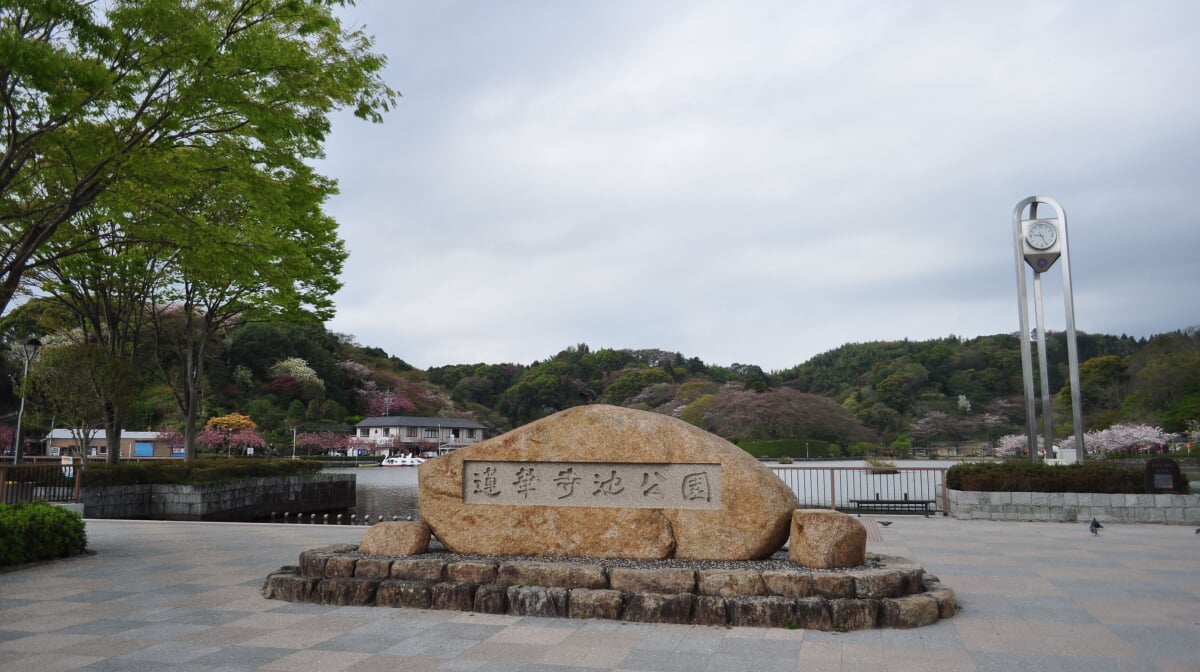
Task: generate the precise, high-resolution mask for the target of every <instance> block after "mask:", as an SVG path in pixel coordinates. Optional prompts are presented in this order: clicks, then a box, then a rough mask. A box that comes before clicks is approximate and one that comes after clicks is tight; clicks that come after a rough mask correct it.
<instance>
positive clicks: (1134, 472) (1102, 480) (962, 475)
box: [946, 460, 1146, 494]
mask: <svg viewBox="0 0 1200 672" xmlns="http://www.w3.org/2000/svg"><path fill="white" fill-rule="evenodd" d="M946 485H947V487H949V488H950V489H952V490H969V491H975V492H1101V493H1135V494H1140V493H1143V492H1145V487H1146V477H1145V471H1144V470H1143V469H1137V468H1131V467H1122V466H1119V465H1115V464H1112V463H1108V462H1098V461H1094V460H1093V461H1089V462H1084V463H1083V464H1072V465H1066V466H1050V465H1047V464H1044V463H1041V462H1025V461H1020V460H1014V461H1010V462H993V463H978V464H956V465H954V466H953V467H950V470H949V471H948V472H947V473H946Z"/></svg>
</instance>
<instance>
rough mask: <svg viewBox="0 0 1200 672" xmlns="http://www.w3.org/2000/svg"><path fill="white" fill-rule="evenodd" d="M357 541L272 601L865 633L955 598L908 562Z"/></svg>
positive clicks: (919, 622)
mask: <svg viewBox="0 0 1200 672" xmlns="http://www.w3.org/2000/svg"><path fill="white" fill-rule="evenodd" d="M357 549H358V547H357V546H331V547H327V548H321V549H314V550H310V551H305V552H304V553H301V554H300V564H299V565H297V566H286V567H283V568H282V569H280V570H279V571H278V572H274V573H272V574H271V575H269V576H268V577H267V579H266V582H265V583H264V584H263V588H262V594H263V596H264V597H267V598H270V599H279V600H287V601H291V602H313V603H318V604H329V605H339V606H379V607H405V608H414V609H452V610H458V611H473V612H478V613H488V614H511V615H515V616H543V617H558V618H607V619H616V620H624V621H636V622H643V623H696V624H701V625H737V626H754V627H787V628H813V629H820V630H862V629H870V628H876V627H895V628H911V627H919V626H923V625H929V624H931V623H934V622H936V621H937V620H938V619H939V618H949V617H951V616H953V615H954V611H955V608H956V607H955V603H954V592H953V591H951V590H950V589H948V588H943V587H942V586H941V585H940V584H939V583H938V581H937V579H936V578H934V577H932V576H929V575H926V574H925V571H924V570H923V569H922V568H921V567H920V566H918V565H915V564H913V563H911V562H909V561H907V560H905V559H903V558H896V557H890V556H880V555H871V554H869V555H868V563H867V565H866V566H865V567H864V568H862V569H847V570H838V571H813V570H805V569H803V568H799V567H797V568H796V569H785V570H780V569H763V570H757V569H703V568H700V569H696V568H680V567H656V568H648V569H643V568H627V567H610V568H607V569H606V568H605V567H603V566H601V565H599V564H593V563H589V562H586V561H579V562H575V561H571V562H539V561H530V560H519V561H518V560H513V561H504V560H494V561H493V560H486V561H481V560H472V561H448V560H446V559H444V558H439V557H438V556H439V555H440V554H437V553H430V554H426V555H424V556H413V557H408V558H387V557H378V556H365V555H361V554H359V553H358V552H357Z"/></svg>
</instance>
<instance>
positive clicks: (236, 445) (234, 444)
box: [229, 428, 267, 455]
mask: <svg viewBox="0 0 1200 672" xmlns="http://www.w3.org/2000/svg"><path fill="white" fill-rule="evenodd" d="M229 447H230V450H231V451H238V452H241V453H242V454H243V455H245V454H248V453H249V451H248V450H247V449H249V448H253V449H254V450H255V451H257V452H259V453H261V452H262V450H263V449H264V448H266V447H267V442H266V441H265V440H264V439H263V437H262V435H261V434H259V433H258V431H257V430H255V429H253V428H248V429H243V430H242V431H240V432H236V433H234V434H231V435H230V436H229Z"/></svg>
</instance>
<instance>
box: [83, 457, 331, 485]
mask: <svg viewBox="0 0 1200 672" xmlns="http://www.w3.org/2000/svg"><path fill="white" fill-rule="evenodd" d="M320 470H321V464H320V463H319V462H306V461H302V460H264V459H261V458H212V459H206V460H193V461H190V462H185V461H182V460H180V461H171V462H118V463H116V464H108V463H92V462H89V463H88V465H87V468H86V469H84V470H83V482H82V486H83V487H85V488H91V487H103V486H116V485H139V484H143V483H157V484H166V485H183V484H191V485H195V484H200V483H222V482H225V481H237V480H242V479H246V478H264V477H269V476H298V475H307V474H315V473H317V472H318V471H320Z"/></svg>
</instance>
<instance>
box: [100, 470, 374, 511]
mask: <svg viewBox="0 0 1200 672" xmlns="http://www.w3.org/2000/svg"><path fill="white" fill-rule="evenodd" d="M80 496H81V498H82V500H83V507H84V517H85V518H134V519H138V518H141V519H147V518H148V519H155V520H210V521H212V520H252V519H255V518H266V517H268V516H270V515H271V514H272V513H273V512H274V513H279V514H282V513H283V512H285V511H287V512H291V513H300V512H309V511H334V510H340V509H349V508H351V507H353V506H354V504H355V477H354V474H314V475H311V476H274V477H269V478H248V479H243V480H240V481H232V482H229V483H214V484H212V485H163V484H145V485H122V486H108V487H98V488H83V489H82V492H81V493H80Z"/></svg>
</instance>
